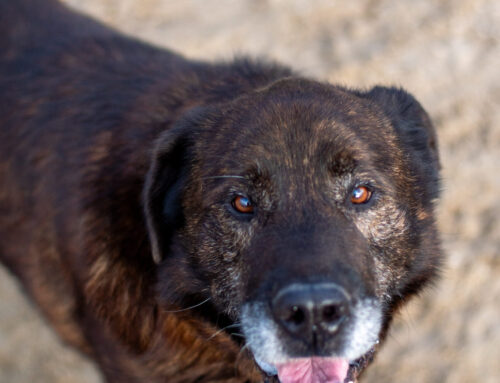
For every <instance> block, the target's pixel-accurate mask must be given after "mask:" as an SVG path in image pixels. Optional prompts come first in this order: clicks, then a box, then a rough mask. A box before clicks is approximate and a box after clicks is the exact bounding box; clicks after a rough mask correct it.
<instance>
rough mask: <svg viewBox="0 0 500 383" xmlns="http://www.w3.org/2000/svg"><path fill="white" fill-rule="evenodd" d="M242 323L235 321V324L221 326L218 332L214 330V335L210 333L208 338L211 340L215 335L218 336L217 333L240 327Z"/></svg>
mask: <svg viewBox="0 0 500 383" xmlns="http://www.w3.org/2000/svg"><path fill="white" fill-rule="evenodd" d="M240 326H241V324H239V323H233V324H230V325H228V326H226V327H223V328H221V329H220V330H217V331H216V332H214V333H213V334H212V335H210V336H209V337H208V338H207V340H210V339H213V338H214V337H216V336H217V335H219V334H220V333H222V332H224V330H227V329H228V328H237V327H240Z"/></svg>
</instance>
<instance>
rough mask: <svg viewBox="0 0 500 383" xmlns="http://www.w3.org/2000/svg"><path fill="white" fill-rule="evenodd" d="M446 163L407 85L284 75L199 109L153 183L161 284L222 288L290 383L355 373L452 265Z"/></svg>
mask: <svg viewBox="0 0 500 383" xmlns="http://www.w3.org/2000/svg"><path fill="white" fill-rule="evenodd" d="M438 168H439V164H438V155H437V150H436V138H435V133H434V130H433V127H432V125H431V123H430V120H429V118H428V117H427V115H426V113H425V112H424V111H423V109H422V108H421V107H420V105H419V104H418V103H417V102H416V101H415V99H414V98H413V97H412V96H410V95H408V94H407V93H405V92H404V91H402V90H398V89H392V88H382V87H376V88H374V89H372V90H370V91H368V92H360V91H350V90H346V89H343V88H340V87H334V86H330V85H324V84H319V83H316V82H312V81H307V80H294V79H285V80H281V81H279V82H277V83H274V84H273V85H271V86H269V87H267V88H264V89H260V90H258V91H255V92H253V93H251V94H248V95H244V96H242V97H239V98H238V99H236V100H234V101H232V102H230V103H226V104H222V105H218V106H209V107H204V108H200V109H197V110H195V111H192V112H191V113H190V114H188V115H187V116H186V117H185V118H184V119H183V120H181V121H180V122H179V123H178V124H177V126H176V127H175V128H173V129H171V130H169V131H168V132H166V133H165V134H164V135H163V136H162V137H161V138H160V140H159V143H158V147H157V149H156V152H155V154H154V159H153V164H152V166H151V169H150V172H149V174H148V179H147V182H146V187H145V193H144V198H145V210H146V217H147V221H148V226H149V233H150V237H151V243H152V252H153V256H154V258H155V260H156V261H157V262H158V263H161V269H162V272H161V274H160V281H159V283H160V290H161V293H162V295H163V296H164V297H165V296H166V297H167V299H168V300H170V301H171V302H172V301H173V300H175V299H177V301H176V303H178V304H179V303H181V304H188V303H189V304H191V303H195V302H196V301H201V300H203V299H207V298H210V302H211V307H212V308H213V310H215V313H216V314H217V316H221V315H222V316H225V317H226V318H230V320H231V321H232V322H234V323H238V324H240V325H241V330H242V333H243V335H244V337H245V342H246V344H247V345H248V348H249V349H250V350H251V352H252V354H253V356H254V358H255V360H256V362H257V364H258V365H259V366H260V367H261V369H262V370H263V371H265V372H266V373H268V374H271V375H272V374H277V375H278V376H279V379H280V381H281V382H282V383H291V382H309V381H311V382H312V381H315V382H344V381H348V380H350V379H356V376H357V374H358V373H359V370H361V369H362V367H364V365H365V364H367V363H368V362H369V361H370V360H371V357H372V355H373V353H374V350H375V348H376V345H377V344H378V342H379V339H381V337H383V336H384V334H385V331H386V329H387V326H388V325H389V322H390V319H391V317H392V313H393V312H394V310H395V309H396V308H397V306H398V305H399V303H400V302H402V301H403V300H404V299H405V298H407V297H408V296H410V295H412V294H414V293H415V292H418V291H419V290H420V288H421V287H422V286H424V285H425V284H426V282H427V281H429V280H431V279H432V278H433V277H434V276H435V274H436V272H437V269H438V266H439V244H438V238H437V234H436V230H435V224H434V215H433V201H434V200H435V199H436V197H437V194H438ZM226 323H227V322H226Z"/></svg>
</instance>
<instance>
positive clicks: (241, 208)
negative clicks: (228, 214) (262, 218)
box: [231, 195, 254, 214]
mask: <svg viewBox="0 0 500 383" xmlns="http://www.w3.org/2000/svg"><path fill="white" fill-rule="evenodd" d="M231 205H232V206H233V209H234V210H236V211H237V212H238V213H242V214H252V213H253V210H254V206H253V204H252V201H250V198H248V197H244V196H242V195H238V196H236V197H235V198H234V199H233V201H232V202H231Z"/></svg>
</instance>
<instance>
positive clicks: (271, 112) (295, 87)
mask: <svg viewBox="0 0 500 383" xmlns="http://www.w3.org/2000/svg"><path fill="white" fill-rule="evenodd" d="M222 120H223V126H219V127H217V129H218V130H219V131H218V134H217V135H214V136H213V139H212V141H211V145H213V147H214V149H213V150H206V154H207V155H208V156H211V157H213V158H212V159H213V160H214V161H215V160H216V161H217V163H218V164H219V166H216V167H215V168H218V171H219V172H221V173H224V172H229V173H234V174H237V173H242V172H246V171H248V170H249V169H252V168H253V169H256V168H261V169H262V168H264V169H269V168H274V169H277V168H279V169H280V172H281V173H289V172H287V169H294V174H295V175H297V176H302V175H303V174H306V173H308V172H311V171H312V170H314V171H318V170H319V169H320V168H321V167H322V166H323V167H327V166H329V165H332V164H335V165H337V166H339V167H340V168H343V169H344V170H345V169H346V168H352V167H353V166H354V164H357V165H363V164H367V163H369V162H370V161H371V160H372V159H373V157H374V156H376V155H377V152H380V151H381V149H382V148H386V147H387V143H388V140H389V141H390V140H391V138H392V137H393V133H392V130H391V128H390V124H389V122H388V120H387V119H386V118H385V116H384V115H383V114H382V113H380V112H379V111H378V110H377V108H376V107H374V106H373V105H370V104H369V103H368V102H366V101H365V100H363V99H362V98H360V97H357V96H356V95H355V94H353V93H351V92H349V91H346V90H344V89H342V88H337V87H333V86H328V85H324V84H319V83H315V82H313V81H304V80H294V81H292V80H290V81H282V82H280V83H279V84H275V85H273V86H271V87H270V88H269V89H264V90H261V91H259V92H257V93H256V94H255V95H252V97H246V98H242V99H241V100H238V101H237V102H235V103H234V104H233V105H232V107H231V109H230V110H229V111H227V112H226V115H225V117H224V118H223V119H222ZM382 131H384V132H383V133H384V134H381V133H382ZM209 162H210V163H211V162H212V161H209ZM221 167H223V169H222V168H221ZM213 169H214V167H213V164H212V163H211V164H210V167H209V168H208V169H207V170H211V171H213ZM297 170H302V172H297Z"/></svg>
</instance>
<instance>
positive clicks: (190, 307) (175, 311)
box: [164, 297, 211, 313]
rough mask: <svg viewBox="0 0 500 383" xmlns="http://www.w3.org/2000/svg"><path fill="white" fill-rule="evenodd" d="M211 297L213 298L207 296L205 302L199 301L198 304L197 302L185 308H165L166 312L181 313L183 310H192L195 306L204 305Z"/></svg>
mask: <svg viewBox="0 0 500 383" xmlns="http://www.w3.org/2000/svg"><path fill="white" fill-rule="evenodd" d="M210 299H211V298H210V297H208V298H207V299H205V300H204V301H203V302H200V303H197V304H195V305H193V306H189V307H186V308H184V309H180V310H164V312H166V313H180V312H182V311H188V310H192V309H194V308H196V307H199V306H201V305H203V304H205V303H207V302H208V301H209V300H210Z"/></svg>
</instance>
